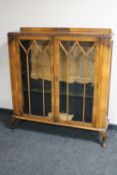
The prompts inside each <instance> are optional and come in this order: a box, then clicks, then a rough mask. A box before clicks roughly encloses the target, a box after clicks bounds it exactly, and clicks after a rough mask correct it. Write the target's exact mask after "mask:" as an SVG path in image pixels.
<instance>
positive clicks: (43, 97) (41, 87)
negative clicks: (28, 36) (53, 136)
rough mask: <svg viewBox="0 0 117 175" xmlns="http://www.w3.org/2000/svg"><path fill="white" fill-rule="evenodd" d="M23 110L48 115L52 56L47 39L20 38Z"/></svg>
mask: <svg viewBox="0 0 117 175" xmlns="http://www.w3.org/2000/svg"><path fill="white" fill-rule="evenodd" d="M19 49H20V61H21V74H22V89H23V104H24V106H23V110H24V113H26V114H32V115H39V116H43V117H47V116H50V113H51V96H52V94H51V89H52V72H51V70H52V61H51V60H52V58H51V42H50V41H49V40H20V41H19Z"/></svg>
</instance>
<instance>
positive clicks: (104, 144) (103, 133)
mask: <svg viewBox="0 0 117 175" xmlns="http://www.w3.org/2000/svg"><path fill="white" fill-rule="evenodd" d="M101 136H102V147H104V148H105V147H106V143H105V142H106V139H107V131H101Z"/></svg>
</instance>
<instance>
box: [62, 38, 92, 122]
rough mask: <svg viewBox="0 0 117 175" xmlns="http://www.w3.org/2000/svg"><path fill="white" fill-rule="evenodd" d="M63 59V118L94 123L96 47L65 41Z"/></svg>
mask: <svg viewBox="0 0 117 175" xmlns="http://www.w3.org/2000/svg"><path fill="white" fill-rule="evenodd" d="M59 59H60V67H59V69H60V74H59V80H60V119H62V120H74V121H82V122H92V110H93V94H94V62H95V45H94V43H93V42H73V41H62V42H61V43H60V49H59Z"/></svg>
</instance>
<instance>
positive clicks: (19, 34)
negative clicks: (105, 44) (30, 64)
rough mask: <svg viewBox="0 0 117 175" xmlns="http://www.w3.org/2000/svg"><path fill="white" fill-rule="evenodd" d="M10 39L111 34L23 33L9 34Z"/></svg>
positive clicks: (100, 36) (105, 36)
mask: <svg viewBox="0 0 117 175" xmlns="http://www.w3.org/2000/svg"><path fill="white" fill-rule="evenodd" d="M8 36H9V37H13V36H14V37H17V36H24V37H25V36H27V37H28V36H33V37H39V36H40V37H55V36H63V37H64V36H70V37H94V38H101V39H103V38H111V34H96V33H83V34H82V33H81V34H71V33H64V32H53V33H30V32H24V33H23V32H22V33H8Z"/></svg>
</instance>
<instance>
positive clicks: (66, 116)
mask: <svg viewBox="0 0 117 175" xmlns="http://www.w3.org/2000/svg"><path fill="white" fill-rule="evenodd" d="M8 41H9V42H8V44H9V57H10V71H11V84H12V97H13V117H12V122H13V125H14V123H15V122H16V119H21V120H29V121H35V122H41V123H48V124H54V125H61V126H69V127H76V128H81V129H88V130H94V131H100V133H101V135H102V145H103V146H105V139H106V130H107V126H108V119H107V118H108V117H107V116H108V97H109V80H110V65H111V64H110V62H111V50H112V49H111V43H112V41H111V29H80V28H31V27H29V28H28V27H24V28H21V30H20V32H18V33H9V34H8Z"/></svg>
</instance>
